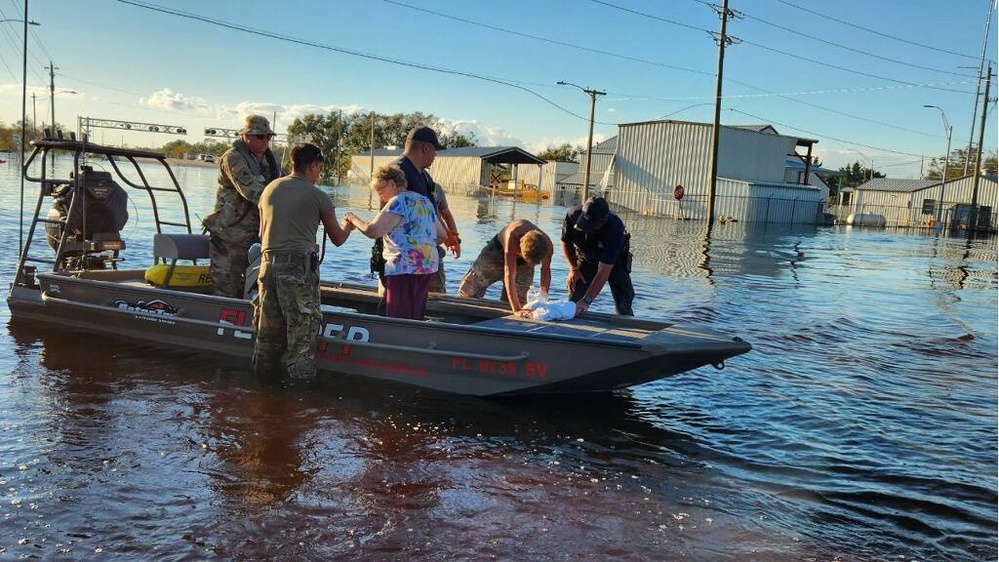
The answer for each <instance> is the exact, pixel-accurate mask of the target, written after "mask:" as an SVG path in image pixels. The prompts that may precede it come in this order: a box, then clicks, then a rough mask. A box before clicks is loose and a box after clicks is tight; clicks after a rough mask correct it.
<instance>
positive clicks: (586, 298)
mask: <svg viewBox="0 0 999 562" xmlns="http://www.w3.org/2000/svg"><path fill="white" fill-rule="evenodd" d="M583 302H585V303H586V306H590V305H591V304H593V297H591V296H589V295H587V296H584V297H583Z"/></svg>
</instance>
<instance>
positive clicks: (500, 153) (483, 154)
mask: <svg viewBox="0 0 999 562" xmlns="http://www.w3.org/2000/svg"><path fill="white" fill-rule="evenodd" d="M374 152H375V156H402V149H400V148H376V149H375V151H374ZM365 154H368V153H367V152H359V153H358V154H357V156H364V155H365ZM437 158H438V159H440V158H481V159H482V160H485V161H487V162H490V163H492V164H544V163H545V160H542V159H541V158H538V157H537V156H535V155H533V154H531V153H530V152H527V151H526V150H524V149H522V148H520V147H518V146H463V147H461V148H449V149H447V150H441V151H440V152H438V153H437Z"/></svg>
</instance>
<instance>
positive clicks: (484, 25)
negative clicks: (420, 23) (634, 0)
mask: <svg viewBox="0 0 999 562" xmlns="http://www.w3.org/2000/svg"><path fill="white" fill-rule="evenodd" d="M383 1H384V2H386V3H388V4H395V5H396V6H401V7H403V8H409V9H411V10H416V11H417V12H423V13H426V14H432V15H435V16H438V17H442V18H446V19H449V20H453V21H459V22H462V23H467V24H468V25H474V26H476V27H482V28H485V29H492V30H493V31H499V32H501V33H509V34H511V35H516V36H519V37H525V38H527V39H534V40H536V41H543V42H545V43H551V44H552V45H559V46H561V47H569V48H571V49H578V50H581V51H587V52H590V53H596V54H598V55H606V56H608V57H614V58H619V59H624V60H630V61H634V62H640V63H643V64H649V65H653V66H661V67H663V68H671V69H673V70H682V71H685V72H692V73H694V74H703V75H705V76H714V74H712V73H710V72H705V71H703V70H695V69H693V68H684V67H682V66H674V65H672V64H666V63H662V62H656V61H652V60H648V59H642V58H638V57H632V56H629V55H622V54H619V53H612V52H611V51H604V50H601V49H594V48H592V47H586V46H583V45H575V44H573V43H566V42H564V41H556V40H555V39H549V38H547V37H540V36H538V35H531V34H529V33H524V32H522V31H515V30H512V29H506V28H503V27H499V26H495V25H490V24H488V23H482V22H477V21H472V20H467V19H464V18H459V17H457V16H452V15H449V14H445V13H442V12H435V11H433V10H428V9H426V8H420V7H418V6H413V5H411V4H406V3H405V2H399V1H397V0H383Z"/></svg>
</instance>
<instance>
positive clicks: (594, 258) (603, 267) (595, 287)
mask: <svg viewBox="0 0 999 562" xmlns="http://www.w3.org/2000/svg"><path fill="white" fill-rule="evenodd" d="M630 238H631V237H630V235H629V234H628V233H627V231H625V228H624V223H623V222H621V219H620V218H618V216H617V215H615V214H614V213H612V212H610V207H609V206H608V205H607V201H606V200H605V199H604V198H603V197H590V198H589V199H587V200H586V202H585V203H583V204H582V205H576V206H575V207H572V208H570V209H569V210H568V211H567V212H566V214H565V219H564V220H563V221H562V253H564V254H565V259H566V261H567V262H569V276H568V277H567V278H566V281H565V284H566V289H567V290H568V291H569V293H570V297H569V300H572V301H573V302H575V303H576V314H579V313H581V312H583V311H584V310H587V309H588V308H590V305H591V304H592V303H593V301H594V300H595V299H596V298H597V296H598V295H599V294H600V291H601V290H602V289H603V288H604V284H606V283H609V284H610V288H611V295H613V297H614V309H615V310H616V311H617V313H618V314H623V315H627V316H634V315H635V313H634V311H633V310H632V308H631V303H632V301H633V300H635V289H634V287H633V286H632V284H631V243H630Z"/></svg>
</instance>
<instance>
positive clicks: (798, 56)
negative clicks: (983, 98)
mask: <svg viewBox="0 0 999 562" xmlns="http://www.w3.org/2000/svg"><path fill="white" fill-rule="evenodd" d="M742 42H743V43H745V44H747V45H752V46H754V47H757V48H759V49H764V50H767V51H771V52H774V53H778V54H781V55H784V56H787V57H791V58H795V59H799V60H803V61H806V62H811V63H815V64H818V65H821V66H825V67H827V68H835V69H837V70H842V71H844V72H849V73H851V74H859V75H860V76H866V77H868V78H875V79H878V80H887V81H889V82H894V83H895V84H904V85H906V86H915V85H916V84H915V83H913V82H907V81H905V80H896V79H894V78H888V77H886V76H879V75H877V74H871V73H870V72H864V71H862V70H854V69H852V68H847V67H845V66H839V65H835V64H832V63H828V62H822V61H817V60H815V59H810V58H808V57H803V56H801V55H796V54H794V53H789V52H787V51H782V50H780V49H775V48H773V47H767V46H766V45H761V44H760V43H756V42H755V41H750V40H748V39H742ZM929 89H931V90H941V91H944V92H956V93H958V94H970V93H971V92H966V91H963V90H952V89H950V88H937V87H933V86H930V87H929Z"/></svg>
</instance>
